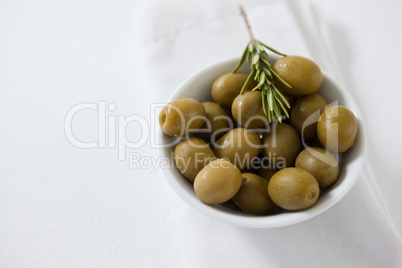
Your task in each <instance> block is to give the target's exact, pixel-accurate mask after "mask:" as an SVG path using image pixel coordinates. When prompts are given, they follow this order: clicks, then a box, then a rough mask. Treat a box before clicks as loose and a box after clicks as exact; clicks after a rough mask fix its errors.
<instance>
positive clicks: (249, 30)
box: [239, 6, 257, 50]
mask: <svg viewBox="0 0 402 268" xmlns="http://www.w3.org/2000/svg"><path fill="white" fill-rule="evenodd" d="M239 9H240V14H241V15H242V16H243V19H244V22H245V23H246V26H247V31H248V34H249V35H250V42H251V44H252V45H253V47H254V50H257V42H256V40H255V38H254V35H253V32H252V31H251V26H250V23H249V22H248V19H247V15H246V12H245V11H244V8H243V7H242V6H239Z"/></svg>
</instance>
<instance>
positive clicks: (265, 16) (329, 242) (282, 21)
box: [137, 0, 402, 267]
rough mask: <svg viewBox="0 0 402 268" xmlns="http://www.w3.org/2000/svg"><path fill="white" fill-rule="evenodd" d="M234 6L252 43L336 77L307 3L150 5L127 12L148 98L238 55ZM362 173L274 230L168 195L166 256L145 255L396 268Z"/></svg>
mask: <svg viewBox="0 0 402 268" xmlns="http://www.w3.org/2000/svg"><path fill="white" fill-rule="evenodd" d="M144 2H145V1H144ZM239 4H242V5H243V6H244V8H245V10H246V12H247V13H248V17H249V20H250V24H251V26H252V29H253V32H254V35H255V36H256V38H257V39H259V40H261V41H263V42H265V43H267V44H269V45H271V46H272V47H274V48H276V49H278V50H280V51H283V52H284V53H287V54H296V55H303V56H306V57H310V58H312V59H314V60H315V61H316V62H318V63H319V64H320V66H321V67H322V68H323V69H324V70H326V71H327V72H329V73H331V74H332V75H333V76H335V77H337V78H338V79H340V80H341V77H340V75H339V71H338V70H337V66H336V62H334V57H333V56H332V55H331V50H330V47H329V45H328V43H327V42H325V39H322V38H323V37H325V32H322V31H321V34H323V35H320V34H319V33H320V28H319V27H318V28H313V27H314V26H313V25H314V21H313V17H312V16H313V15H314V13H310V12H311V10H308V8H307V7H309V6H308V2H305V1H302V2H301V3H296V2H295V1H262V0H259V1H258V0H254V1H233V0H224V1H213V0H207V1H185V0H173V1H161V0H160V1H151V2H146V3H144V5H143V6H142V7H141V9H140V10H139V12H138V14H137V15H138V20H137V24H138V33H137V34H138V35H139V36H140V43H139V44H138V47H137V49H138V51H141V58H142V59H141V64H142V65H143V67H144V70H145V72H144V74H145V75H143V81H142V83H143V86H146V87H147V88H148V91H149V92H151V93H150V94H151V95H152V99H153V100H154V101H155V103H157V102H163V101H166V99H167V98H168V97H169V96H170V94H171V93H172V91H173V90H174V89H175V88H176V87H177V86H178V85H179V84H180V82H181V81H183V80H184V79H185V78H186V77H187V76H189V75H190V74H191V73H193V72H195V71H196V70H198V69H200V68H201V67H203V66H205V65H207V64H210V63H212V62H215V61H218V60H222V59H225V58H228V57H231V56H240V55H241V53H242V51H243V49H244V47H245V45H246V44H247V42H248V34H247V31H246V27H245V25H244V22H243V20H242V18H241V17H240V14H239V10H238V5H239ZM321 30H322V29H321ZM158 174H159V175H160V173H158ZM363 174H364V175H362V176H361V177H360V178H359V180H358V182H357V183H356V185H355V186H354V187H353V188H352V190H351V191H350V192H349V193H348V194H347V196H346V197H345V198H344V199H343V200H341V201H340V202H339V203H338V204H336V205H335V206H334V207H333V208H331V209H329V210H328V211H327V212H325V213H323V214H322V215H320V216H317V217H315V218H313V219H311V220H308V221H306V222H303V223H300V224H297V225H293V226H289V227H283V228H277V229H261V230H254V229H244V228H238V227H233V226H230V225H228V224H225V223H221V222H219V221H217V220H214V219H211V218H209V217H207V216H205V215H202V214H201V213H199V212H197V211H195V210H194V209H192V208H191V207H189V206H187V205H185V204H184V201H183V202H181V200H175V201H174V202H176V203H177V204H178V206H177V207H176V208H173V209H172V208H171V207H166V208H159V209H166V210H170V215H169V219H168V220H166V222H165V224H166V230H170V231H171V232H172V233H173V234H174V235H175V240H174V241H172V249H170V251H168V252H169V254H168V255H169V256H166V255H164V254H166V252H165V253H164V251H162V252H161V255H160V256H155V258H167V259H168V262H169V263H167V264H168V265H169V266H171V267H231V266H233V267H267V266H268V267H276V266H281V267H306V266H314V267H335V266H337V267H346V266H348V267H350V266H353V267H397V266H398V264H399V265H400V264H401V263H402V259H401V252H402V243H401V239H400V237H399V235H398V230H397V229H396V227H395V226H394V225H393V222H392V220H391V217H390V215H389V214H388V212H387V209H386V204H385V203H384V202H383V201H382V198H381V193H380V192H378V191H377V190H376V189H377V187H376V180H375V178H373V176H372V175H371V173H370V170H369V169H368V167H367V166H366V167H365V171H364V173H363ZM160 176H162V175H160ZM168 190H169V191H171V196H172V197H171V198H172V199H175V198H176V197H175V196H174V195H175V193H174V192H173V190H170V189H168ZM161 206H162V207H163V204H161ZM166 230H155V232H165V231H166ZM172 253H173V254H172Z"/></svg>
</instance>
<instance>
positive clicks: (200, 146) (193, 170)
mask: <svg viewBox="0 0 402 268" xmlns="http://www.w3.org/2000/svg"><path fill="white" fill-rule="evenodd" d="M214 158H215V155H214V152H213V151H212V149H211V148H209V146H208V144H206V143H205V142H204V141H203V140H201V139H198V138H194V137H192V138H189V139H188V140H185V141H183V142H181V143H179V144H178V145H177V146H176V148H175V150H174V160H175V162H176V167H177V168H178V169H179V171H180V172H181V174H183V176H184V177H185V178H186V179H188V180H189V181H194V179H195V176H197V174H198V172H200V171H201V169H203V168H204V167H205V166H206V165H207V164H208V163H209V162H210V161H212V160H213V159H214Z"/></svg>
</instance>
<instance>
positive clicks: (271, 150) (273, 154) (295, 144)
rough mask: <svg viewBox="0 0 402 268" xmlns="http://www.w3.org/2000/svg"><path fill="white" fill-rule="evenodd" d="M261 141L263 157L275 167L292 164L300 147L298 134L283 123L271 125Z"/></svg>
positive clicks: (279, 167)
mask: <svg viewBox="0 0 402 268" xmlns="http://www.w3.org/2000/svg"><path fill="white" fill-rule="evenodd" d="M262 143H263V146H264V149H263V152H264V155H265V157H266V158H267V159H268V160H269V161H270V163H271V167H272V168H276V169H281V168H284V167H290V166H293V164H294V162H295V160H296V157H297V154H298V153H299V151H300V147H301V145H300V137H299V134H298V133H297V131H296V130H295V129H294V128H293V127H292V126H290V125H288V124H285V123H281V124H279V123H278V124H274V125H272V126H271V128H270V129H269V132H266V133H265V134H264V137H263V138H262Z"/></svg>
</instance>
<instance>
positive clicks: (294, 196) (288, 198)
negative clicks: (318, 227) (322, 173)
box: [268, 167, 320, 210]
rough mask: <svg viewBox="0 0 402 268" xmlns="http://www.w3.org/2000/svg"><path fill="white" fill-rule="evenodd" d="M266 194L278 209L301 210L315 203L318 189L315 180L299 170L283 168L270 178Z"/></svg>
mask: <svg viewBox="0 0 402 268" xmlns="http://www.w3.org/2000/svg"><path fill="white" fill-rule="evenodd" d="M268 194H269V196H270V197H271V199H272V201H273V202H274V203H275V204H277V205H278V206H279V207H281V208H284V209H288V210H302V209H306V208H309V207H311V206H312V205H314V204H315V202H316V201H317V198H318V196H319V194H320V189H319V186H318V182H317V180H316V179H315V178H314V176H313V175H311V174H310V173H309V172H307V171H305V170H303V169H300V168H292V167H291V168H285V169H282V170H280V171H278V172H277V173H275V175H274V176H272V178H271V180H270V181H269V183H268Z"/></svg>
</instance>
